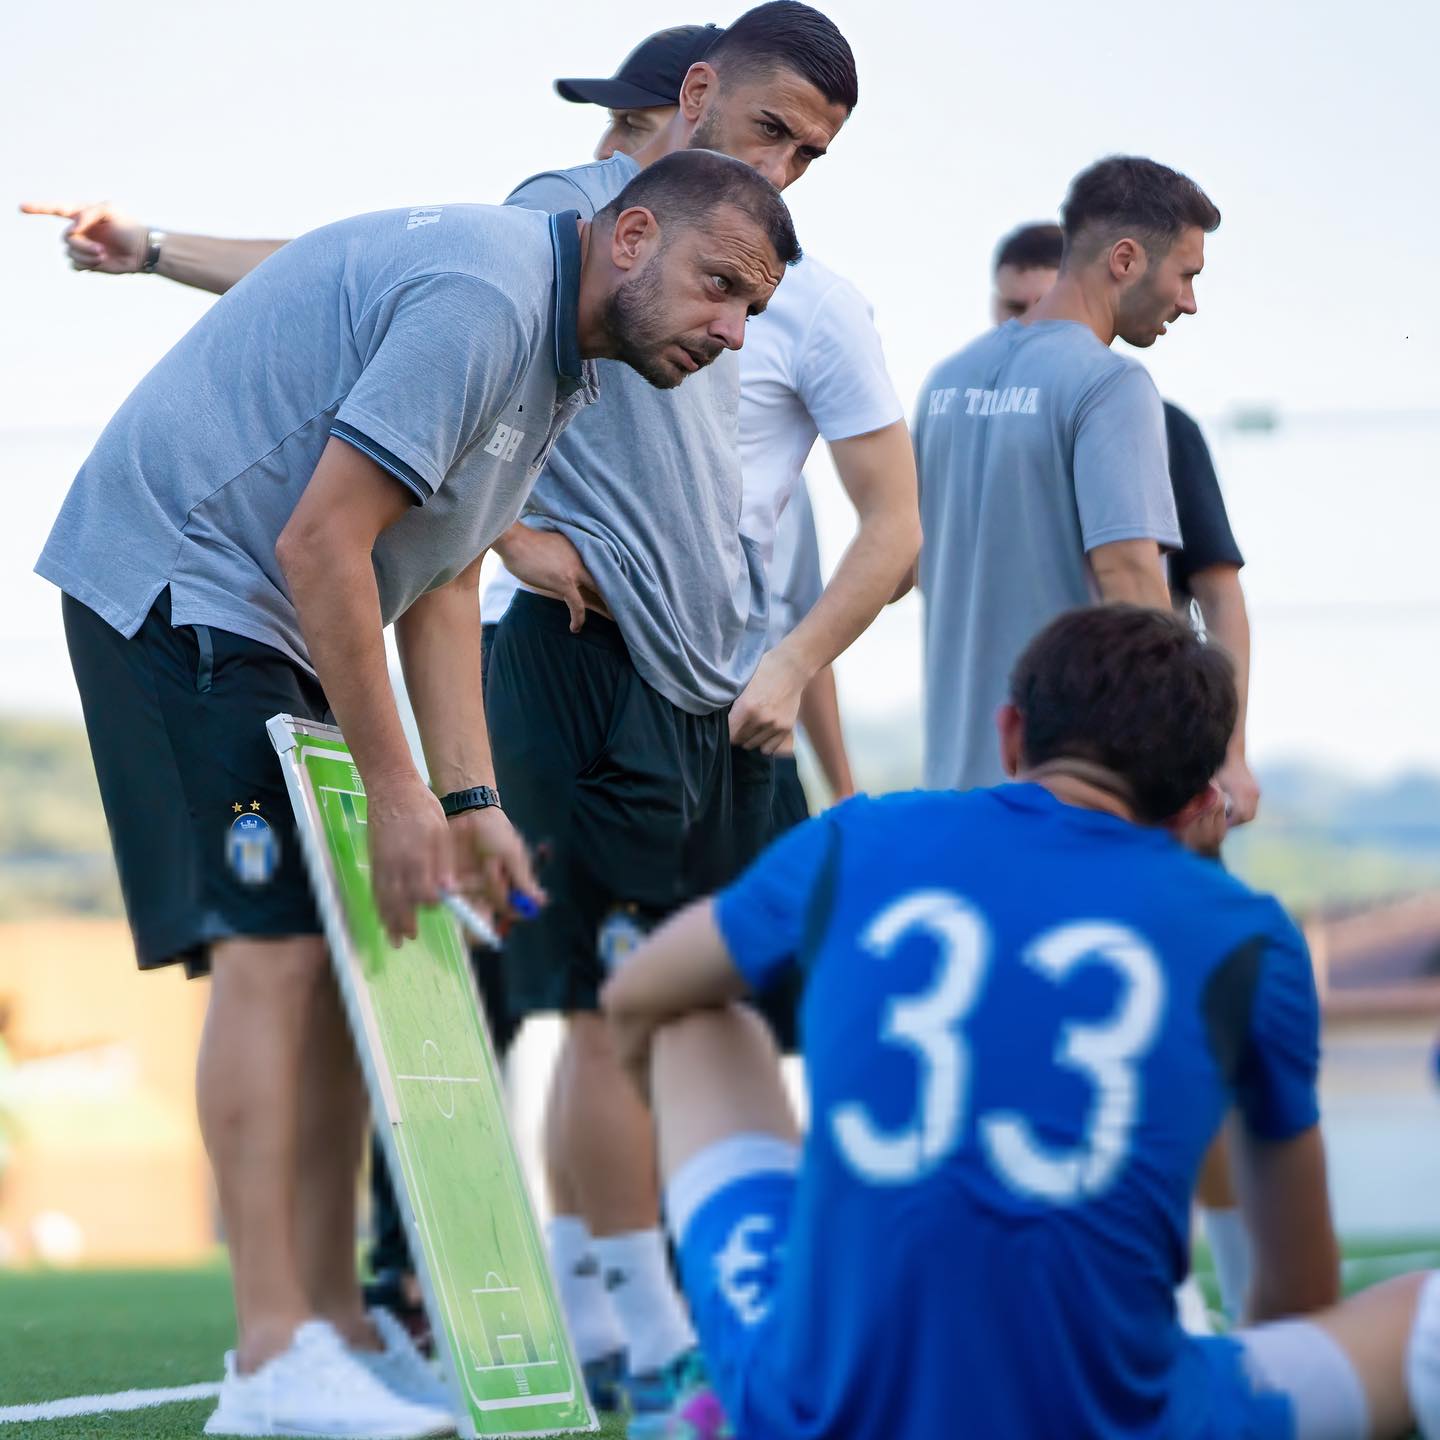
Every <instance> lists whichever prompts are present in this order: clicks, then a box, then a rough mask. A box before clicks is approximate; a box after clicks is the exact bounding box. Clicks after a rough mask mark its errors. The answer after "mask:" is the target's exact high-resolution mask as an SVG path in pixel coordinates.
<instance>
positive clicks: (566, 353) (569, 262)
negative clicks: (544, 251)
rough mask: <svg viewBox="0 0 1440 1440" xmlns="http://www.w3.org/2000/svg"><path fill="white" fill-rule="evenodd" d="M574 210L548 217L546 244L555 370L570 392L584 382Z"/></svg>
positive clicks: (577, 235)
mask: <svg viewBox="0 0 1440 1440" xmlns="http://www.w3.org/2000/svg"><path fill="white" fill-rule="evenodd" d="M579 219H580V212H579V211H578V210H565V211H562V212H561V213H560V214H559V215H552V216H551V217H550V244H551V246H552V247H553V249H554V251H555V369H556V370H557V371H558V372H559V375H560V379H561V380H562V381H563V382H564V386H563V387H562V388H564V389H569V390H574V389H577V388H578V387H579V386H581V385H583V384H584V383H585V362H584V361H583V360H582V359H581V358H580V234H579V232H578V231H577V230H576V228H575V227H576V224H577V223H578V221H579Z"/></svg>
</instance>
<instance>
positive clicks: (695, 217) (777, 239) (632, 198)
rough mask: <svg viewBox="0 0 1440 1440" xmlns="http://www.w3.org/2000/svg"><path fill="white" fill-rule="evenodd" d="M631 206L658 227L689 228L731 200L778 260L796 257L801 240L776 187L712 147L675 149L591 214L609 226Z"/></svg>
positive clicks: (790, 261)
mask: <svg viewBox="0 0 1440 1440" xmlns="http://www.w3.org/2000/svg"><path fill="white" fill-rule="evenodd" d="M635 205H641V206H644V208H645V209H646V210H648V211H649V212H650V213H651V214H652V215H653V216H654V217H655V218H656V220H658V221H659V222H660V228H661V230H662V231H664V230H665V229H666V227H667V226H676V227H678V228H680V229H685V230H689V229H693V228H695V227H696V226H697V225H703V224H704V223H705V222H706V221H707V220H708V219H709V218H710V216H712V215H713V214H714V213H715V211H716V210H718V209H719V208H720V207H721V206H723V205H732V206H734V208H735V209H737V210H739V211H741V212H742V213H744V214H746V215H748V216H749V217H750V218H751V219H752V220H754V221H755V223H756V224H757V225H759V226H760V228H761V229H762V230H763V231H764V232H765V235H766V237H767V238H768V239H769V241H770V244H771V245H772V246H773V247H774V249H775V254H776V256H777V257H778V259H779V261H780V263H781V264H782V265H793V264H794V263H795V262H796V261H797V260H798V259H799V258H800V242H799V240H797V239H796V238H795V226H794V223H793V222H792V221H791V219H790V211H789V208H788V207H787V206H786V204H785V201H784V200H783V199H781V197H780V192H779V191H778V190H777V189H776V188H775V187H774V186H773V185H772V184H771V183H770V182H769V181H768V180H767V179H766V178H765V177H764V176H763V175H762V174H761V173H760V172H759V171H758V170H756V169H753V168H752V167H751V166H749V165H747V164H745V162H744V161H743V160H735V159H733V158H732V157H731V156H729V155H721V154H719V153H718V152H717V151H715V150H677V151H675V152H674V153H673V154H671V155H666V156H664V157H663V158H662V159H660V160H657V161H655V163H654V164H653V165H647V166H646V167H645V169H643V170H642V171H641V172H640V173H639V174H638V175H637V176H636V177H635V178H634V179H633V180H631V181H630V183H629V184H628V185H627V186H626V187H625V188H624V189H623V190H622V191H621V192H620V193H619V194H618V195H617V196H616V197H615V198H614V199H613V200H612V201H611V202H610V203H609V204H608V205H607V206H606V207H605V208H604V209H603V210H601V211H599V212H598V213H597V214H596V216H595V219H596V221H597V223H600V224H609V225H613V224H614V223H615V221H616V220H618V219H619V218H620V214H621V212H622V211H624V210H629V209H630V208H631V207H632V206H635Z"/></svg>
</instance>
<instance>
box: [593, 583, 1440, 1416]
mask: <svg viewBox="0 0 1440 1440" xmlns="http://www.w3.org/2000/svg"><path fill="white" fill-rule="evenodd" d="M1012 697H1013V701H1012V703H1011V704H1010V705H1008V706H1006V707H1005V708H1004V709H1003V710H1002V711H1001V712H1000V716H999V728H1000V732H1001V744H1002V747H1003V750H1004V755H1005V760H1006V770H1007V773H1009V774H1012V775H1015V776H1016V778H1017V783H1014V784H1009V785H1002V786H998V787H996V788H994V789H988V790H973V791H970V792H967V793H964V794H961V793H957V792H934V793H916V794H909V795H896V796H891V797H888V798H885V799H881V800H868V799H860V800H855V801H851V802H849V803H847V804H845V805H841V806H838V807H836V808H835V809H834V810H831V811H830V812H829V813H828V814H826V815H823V816H821V817H820V818H819V819H816V820H813V821H811V822H809V823H808V824H806V825H804V826H802V827H801V828H800V829H798V830H795V831H792V832H791V833H790V834H789V835H787V836H786V837H785V838H783V839H782V840H780V841H779V842H778V843H777V844H776V845H775V846H774V847H773V848H772V849H770V850H769V851H768V852H767V853H766V854H765V855H764V856H763V857H762V858H761V859H760V860H759V862H758V863H757V864H756V865H755V866H754V867H753V868H752V869H751V870H750V871H749V873H748V874H746V875H745V876H744V877H743V878H742V879H741V880H740V881H739V882H738V883H736V884H735V885H733V886H732V887H731V888H730V889H728V890H726V891H725V892H723V893H722V894H721V895H719V896H718V897H717V898H715V899H714V900H712V901H708V902H703V903H701V904H698V905H695V906H693V907H691V908H690V909H689V910H687V911H685V912H683V913H682V914H681V915H679V916H677V917H676V918H675V919H674V920H673V921H672V922H671V923H670V924H669V925H667V926H666V927H665V928H664V929H662V930H660V931H659V932H658V933H657V934H656V935H655V936H654V937H653V938H652V939H650V940H649V941H648V942H647V943H646V944H644V945H643V946H641V947H640V948H639V949H638V950H637V951H636V952H634V954H633V955H632V956H631V957H630V958H629V959H628V960H627V961H626V962H625V963H624V965H623V967H622V968H621V969H620V970H619V972H618V973H617V974H616V975H615V976H614V977H613V978H612V979H611V981H610V983H609V986H608V988H607V990H606V993H605V996H604V1003H605V1006H606V1009H607V1011H608V1013H609V1015H610V1018H611V1020H612V1022H613V1025H614V1030H615V1036H616V1040H617V1043H618V1044H619V1045H620V1047H621V1050H622V1053H623V1055H624V1057H625V1059H626V1062H627V1064H628V1065H629V1067H630V1068H631V1070H632V1073H634V1074H635V1076H636V1079H637V1081H638V1082H639V1083H641V1084H642V1085H644V1086H646V1087H647V1088H648V1089H649V1091H650V1094H651V1096H652V1100H653V1104H654V1109H655V1116H656V1123H657V1125H658V1129H659V1142H660V1154H661V1161H662V1165H663V1169H664V1173H665V1180H666V1191H667V1210H668V1216H669V1220H670V1224H671V1226H672V1228H673V1230H674V1233H675V1237H676V1241H677V1244H678V1245H679V1248H680V1254H681V1260H682V1268H683V1272H684V1279H685V1285H686V1289H687V1291H688V1293H689V1296H690V1299H691V1302H692V1305H693V1307H694V1310H695V1316H696V1323H697V1326H698V1329H699V1331H700V1334H701V1339H702V1343H703V1345H704V1346H705V1349H706V1351H707V1355H708V1359H709V1362H710V1366H711V1373H712V1377H713V1380H714V1383H715V1386H716V1389H717V1390H718V1392H719V1394H720V1396H721V1398H722V1400H723V1401H724V1405H725V1409H726V1411H727V1412H728V1414H729V1417H730V1421H731V1423H732V1424H733V1432H732V1431H731V1430H722V1429H720V1428H718V1426H717V1424H716V1422H715V1419H714V1417H713V1416H710V1417H706V1416H703V1415H700V1414H698V1413H697V1414H696V1415H694V1416H693V1417H692V1418H691V1425H690V1429H689V1431H688V1432H686V1431H685V1429H684V1427H683V1426H679V1427H677V1429H676V1430H675V1432H674V1433H676V1434H684V1433H688V1434H690V1435H718V1434H730V1433H733V1434H735V1435H737V1436H739V1437H740V1440H801V1437H805V1440H819V1437H827V1440H950V1437H961V1440H964V1437H975V1440H1083V1437H1106V1440H1108V1437H1120V1436H1125V1437H1139V1436H1145V1437H1156V1440H1160V1437H1164V1440H1202V1437H1203V1440H1222V1437H1224V1440H1239V1437H1265V1440H1271V1437H1273V1440H1281V1437H1284V1440H1361V1437H1368V1436H1396V1437H1398V1436H1403V1435H1407V1434H1409V1433H1410V1430H1411V1427H1412V1426H1414V1425H1416V1424H1418V1425H1419V1427H1420V1429H1421V1431H1422V1432H1423V1433H1424V1435H1425V1436H1427V1437H1432V1436H1440V1276H1436V1275H1413V1276H1407V1277H1404V1278H1401V1279H1399V1280H1395V1281H1391V1282H1389V1283H1387V1284H1385V1285H1381V1286H1378V1287H1376V1288H1375V1289H1373V1290H1370V1291H1367V1292H1365V1293H1364V1294H1362V1295H1360V1296H1358V1297H1355V1298H1353V1299H1351V1300H1348V1301H1346V1302H1344V1303H1342V1304H1336V1299H1337V1295H1338V1290H1339V1284H1338V1271H1339V1265H1338V1255H1337V1247H1336V1242H1335V1236H1334V1232H1333V1229H1332V1226H1331V1218H1330V1211H1329V1205H1328V1201H1327V1198H1326V1190H1325V1161H1324V1151H1323V1148H1322V1143H1321V1138H1320V1132H1319V1129H1318V1126H1317V1116H1318V1112H1317V1108H1316V1095H1315V1083H1316V1070H1317V1065H1318V1054H1319V1021H1318V1007H1317V1002H1316V994H1315V988H1314V983H1313V979H1312V975H1311V969H1310V962H1309V958H1308V956H1307V954H1306V950H1305V945H1304V942H1303V940H1302V939H1301V937H1300V935H1299V933H1298V932H1297V931H1296V929H1295V927H1294V925H1293V924H1292V923H1291V922H1290V921H1289V920H1288V919H1287V918H1286V916H1285V914H1284V912H1283V911H1282V910H1281V908H1280V906H1279V904H1278V903H1277V902H1276V901H1275V900H1273V899H1271V898H1269V897H1267V896H1263V895H1258V894H1256V893H1254V892H1253V891H1251V890H1249V889H1247V888H1246V886H1244V885H1243V884H1241V883H1240V882H1239V881H1238V880H1236V879H1235V878H1233V877H1232V876H1230V875H1228V874H1227V873H1226V872H1225V871H1224V870H1223V869H1222V868H1221V867H1220V866H1219V865H1217V864H1215V863H1213V861H1212V860H1210V859H1208V858H1204V857H1203V856H1202V855H1199V854H1196V853H1194V851H1193V849H1191V848H1187V847H1186V845H1185V844H1182V843H1180V841H1181V840H1187V841H1191V842H1193V843H1203V842H1204V840H1205V839H1206V837H1207V835H1208V836H1209V838H1211V839H1213V838H1214V837H1215V832H1216V831H1218V830H1219V829H1221V828H1223V822H1222V821H1221V819H1220V817H1219V816H1217V814H1216V811H1215V806H1216V799H1217V796H1216V794H1215V792H1213V791H1212V790H1211V787H1210V784H1209V781H1210V777H1211V776H1212V775H1213V774H1214V773H1215V771H1216V770H1217V769H1218V768H1219V766H1220V764H1221V762H1222V760H1223V759H1224V756H1225V747H1226V744H1227V741H1228V738H1229V735H1230V731H1231V729H1232V727H1233V723H1234V719H1235V689H1234V684H1233V680H1232V678H1231V674H1230V670H1229V664H1228V661H1226V660H1225V659H1224V657H1223V656H1222V655H1221V653H1220V652H1218V651H1216V650H1214V649H1208V648H1206V646H1205V645H1204V644H1203V643H1201V642H1200V641H1198V640H1197V639H1196V638H1195V636H1194V635H1193V634H1192V633H1191V632H1190V630H1189V628H1188V627H1187V626H1185V625H1183V624H1181V623H1180V622H1178V621H1176V620H1175V619H1173V618H1172V617H1170V616H1167V615H1162V614H1160V613H1158V612H1155V611H1149V610H1143V609H1138V608H1134V607H1129V606H1106V607H1099V608H1094V609H1088V610H1081V611H1073V612H1071V613H1069V614H1066V615H1063V616H1061V617H1060V618H1059V619H1058V620H1056V621H1055V622H1054V623H1053V624H1051V625H1050V626H1049V627H1048V628H1047V629H1046V630H1045V631H1043V632H1042V633H1041V634H1040V635H1039V636H1037V637H1036V639H1035V640H1034V641H1033V642H1032V644H1031V645H1030V647H1029V648H1028V649H1027V650H1026V652H1025V654H1024V655H1023V656H1022V658H1021V659H1020V661H1019V663H1018V665H1017V667H1016V670H1015V673H1014V676H1013V679H1012ZM792 960H799V962H800V963H802V964H804V965H805V966H806V967H807V969H808V971H809V980H808V984H807V988H806V998H805V1006H804V1013H803V1033H804V1051H805V1059H806V1062H807V1066H808V1071H809V1081H810V1101H811V1106H810V1108H811V1117H812V1118H811V1125H810V1130H809V1134H808V1135H807V1136H806V1138H805V1139H804V1141H803V1142H802V1141H801V1139H800V1137H799V1132H798V1130H797V1128H796V1125H795V1122H794V1120H793V1119H792V1117H791V1114H790V1111H789V1108H788V1106H787V1103H786V1100H785V1095H784V1092H783V1090H782V1088H781V1083H780V1072H779V1067H778V1063H777V1059H776V1055H775V1052H774V1049H773V1047H772V1045H771V1043H770V1041H769V1038H768V1037H767V1035H766V1033H765V1031H764V1029H763V1027H762V1026H761V1025H759V1024H758V1023H757V1022H756V1021H755V1018H754V1016H753V1014H751V1012H749V1011H748V1010H747V1009H746V1008H745V1007H744V1006H742V1005H738V1004H734V1003H731V1002H733V1001H735V1000H737V999H738V998H739V997H740V996H741V995H743V994H744V993H745V991H746V990H747V989H749V988H752V987H755V986H759V985H763V984H764V983H765V982H766V981H767V980H768V979H770V978H771V977H772V976H773V975H774V974H775V973H776V971H777V970H778V969H779V968H780V967H782V966H784V965H786V964H788V963H790V962H791V961H792ZM1231 1106H1233V1107H1234V1108H1235V1110H1236V1113H1237V1115H1238V1117H1239V1118H1238V1124H1237V1130H1236V1134H1235V1137H1234V1154H1235V1158H1236V1162H1237V1169H1238V1177H1239V1181H1240V1193H1241V1195H1242V1197H1243V1199H1242V1203H1243V1205H1244V1208H1245V1212H1246V1216H1247V1223H1248V1225H1249V1228H1250V1230H1251V1233H1252V1236H1253V1240H1254V1247H1255V1272H1254V1286H1253V1290H1252V1293H1251V1295H1250V1307H1249V1309H1250V1319H1251V1320H1252V1321H1253V1322H1255V1323H1254V1326H1253V1328H1250V1329H1245V1330H1241V1331H1239V1332H1237V1333H1236V1334H1235V1335H1233V1336H1231V1337H1228V1338H1218V1337H1217V1338H1194V1337H1191V1336H1189V1335H1187V1334H1185V1333H1184V1332H1183V1331H1182V1330H1181V1327H1180V1325H1179V1324H1178V1322H1177V1320H1176V1316H1175V1308H1174V1298H1173V1297H1174V1291H1175V1287H1176V1285H1177V1284H1178V1283H1179V1282H1180V1281H1181V1280H1182V1279H1183V1278H1184V1275H1185V1272H1186V1268H1187V1264H1188V1255H1189V1215H1190V1196H1191V1194H1192V1192H1193V1190H1194V1186H1195V1176H1196V1170H1197V1168H1198V1166H1199V1164H1200V1161H1201V1157H1202V1156H1203V1155H1204V1153H1205V1150H1206V1147H1207V1145H1208V1144H1209V1143H1210V1141H1211V1139H1212V1138H1213V1136H1214V1133H1215V1130H1216V1128H1217V1126H1218V1125H1219V1124H1220V1123H1221V1121H1222V1117H1223V1116H1224V1115H1225V1113H1226V1111H1227V1109H1229V1108H1230V1107H1231ZM1301 1316H1303V1317H1304V1318H1296V1317H1301ZM1262 1322H1268V1323H1262Z"/></svg>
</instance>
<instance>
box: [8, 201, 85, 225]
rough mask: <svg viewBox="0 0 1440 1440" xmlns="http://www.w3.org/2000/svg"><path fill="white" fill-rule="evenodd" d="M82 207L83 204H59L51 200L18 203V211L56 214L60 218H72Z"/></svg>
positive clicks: (28, 213)
mask: <svg viewBox="0 0 1440 1440" xmlns="http://www.w3.org/2000/svg"><path fill="white" fill-rule="evenodd" d="M84 208H85V207H84V206H83V205H60V204H57V203H56V202H55V201H53V200H24V201H22V202H21V204H20V213H21V214H22V215H57V216H59V218H60V219H62V220H73V219H74V218H75V217H76V216H77V215H78V214H79V213H80V212H81V211H82V210H83V209H84Z"/></svg>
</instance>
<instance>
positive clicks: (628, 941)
mask: <svg viewBox="0 0 1440 1440" xmlns="http://www.w3.org/2000/svg"><path fill="white" fill-rule="evenodd" d="M644 938H645V927H644V925H642V924H641V923H640V917H639V916H638V915H637V914H636V913H635V911H634V909H633V908H632V907H630V906H628V905H617V906H616V907H615V909H613V910H612V911H611V912H610V913H609V914H608V915H607V916H606V917H605V918H604V920H602V921H601V922H600V933H599V934H598V935H597V936H596V941H597V944H596V948H597V949H598V950H599V952H600V963H601V964H602V965H604V967H605V969H606V971H607V972H608V973H611V974H613V973H614V972H615V971H616V970H618V969H619V968H620V967H621V966H622V965H623V964H624V963H625V961H626V959H627V958H628V957H629V955H630V952H631V951H632V950H634V949H635V947H636V946H637V945H639V944H640V942H641V941H642V940H643V939H644Z"/></svg>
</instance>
